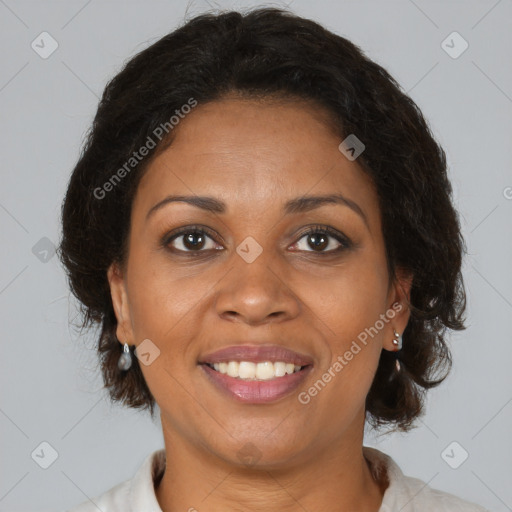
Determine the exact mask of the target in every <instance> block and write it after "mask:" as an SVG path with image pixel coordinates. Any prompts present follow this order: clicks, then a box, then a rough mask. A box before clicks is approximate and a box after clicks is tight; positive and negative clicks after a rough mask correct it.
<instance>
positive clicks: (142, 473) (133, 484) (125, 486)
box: [66, 449, 165, 512]
mask: <svg viewBox="0 0 512 512" xmlns="http://www.w3.org/2000/svg"><path fill="white" fill-rule="evenodd" d="M164 469H165V450H163V449H162V450H157V451H155V452H153V453H151V454H150V455H148V456H147V457H146V458H145V460H144V462H143V463H142V465H141V466H140V467H139V469H138V470H137V472H136V474H135V476H134V477H133V478H132V479H130V480H126V481H124V482H122V483H120V484H118V485H116V486H115V487H112V488H111V489H109V490H108V491H106V492H104V493H103V494H101V495H99V496H96V497H94V498H91V499H89V500H87V501H85V502H83V503H81V504H80V505H78V506H77V507H75V508H72V509H68V510H67V511H66V512H98V510H101V512H129V511H131V510H134V511H137V512H138V511H142V510H143V511H144V512H162V510H161V508H160V506H159V504H158V501H157V498H156V494H155V481H157V480H159V478H160V476H161V474H162V473H163V471H164Z"/></svg>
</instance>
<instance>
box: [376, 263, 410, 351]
mask: <svg viewBox="0 0 512 512" xmlns="http://www.w3.org/2000/svg"><path fill="white" fill-rule="evenodd" d="M412 281H413V275H412V273H411V272H409V271H406V270H404V269H401V268H398V269H397V270H396V272H395V279H394V280H393V282H392V283H391V286H390V288H389V295H388V309H387V312H386V316H388V318H390V320H389V324H388V327H389V329H387V331H386V334H385V336H386V338H385V339H384V342H383V348H384V349H385V350H389V351H391V352H394V351H395V350H396V349H395V346H394V345H393V338H394V331H396V332H397V333H398V334H400V335H402V334H403V333H404V331H405V328H406V327H407V323H408V322H409V317H410V316H411V310H410V308H409V303H410V298H411V287H412Z"/></svg>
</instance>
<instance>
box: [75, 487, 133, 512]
mask: <svg viewBox="0 0 512 512" xmlns="http://www.w3.org/2000/svg"><path fill="white" fill-rule="evenodd" d="M130 484H131V480H126V481H125V482H123V483H120V484H118V485H116V486H115V487H112V489H110V490H108V491H107V492H105V493H103V494H101V495H100V496H96V497H94V498H92V499H89V500H87V501H85V502H83V503H81V504H80V505H78V506H77V507H75V508H72V509H69V510H67V511H66V512H98V510H101V511H102V512H114V511H117V510H123V508H125V509H126V506H127V505H128V504H129V499H130ZM126 510H129V509H126Z"/></svg>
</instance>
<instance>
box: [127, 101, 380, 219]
mask: <svg viewBox="0 0 512 512" xmlns="http://www.w3.org/2000/svg"><path fill="white" fill-rule="evenodd" d="M175 130H176V131H175V133H174V140H173V142H172V144H171V145H170V146H169V147H168V148H167V149H166V150H164V151H163V152H162V153H161V154H159V155H158V156H157V157H156V158H155V159H154V160H153V161H152V162H151V164H150V165H149V167H148V169H147V170H146V173H145V175H144V176H143V178H142V180H141V182H140V184H139V188H138V190H137V195H136V198H135V203H134V209H135V208H137V209H143V210H148V209H149V208H151V206H152V205H153V204H155V203H156V202H158V201H160V200H162V199H163V198H164V197H165V196H166V195H168V194H186V195H209V196H215V197H217V198H219V199H221V200H223V201H224V202H225V203H226V204H227V212H226V213H228V214H229V213H230V212H232V213H236V212H237V211H240V209H245V210H247V206H248V205H251V208H252V209H253V211H258V210H260V209H263V210H265V211H268V209H269V206H271V207H272V208H273V207H276V206H278V205H279V206H281V205H282V204H283V203H284V202H286V200H288V199H291V198H296V197H297V196H300V195H306V194H307V195H310V194H332V193H336V192H339V193H342V194H344V195H345V196H347V197H349V198H350V199H352V200H353V201H355V202H357V203H358V204H360V206H361V208H362V209H365V210H367V211H368V212H369V214H371V210H375V209H376V208H377V199H376V194H375V191H374V187H373V183H372V181H371V179H370V178H369V177H368V176H367V175H366V173H364V172H363V171H362V169H361V167H360V166H359V165H358V164H357V161H349V160H348V159H347V158H345V156H344V155H343V154H342V153H341V152H340V151H339V149H338V146H339V144H340V142H341V141H342V138H341V136H340V135H338V134H337V133H335V132H334V130H333V128H332V120H331V119H330V118H329V116H328V114H327V113H326V112H325V111H324V110H323V109H322V108H320V107H317V106H315V105H312V104H308V103H303V102H276V101H272V102H265V101H256V100H241V99H225V100H220V101H216V102H211V103H207V104H204V105H199V106H197V107H196V108H195V109H194V110H193V111H192V112H191V113H190V114H188V115H187V116H186V117H185V118H184V119H182V120H180V122H179V125H178V126H177V127H176V128H175ZM244 206H245V208H244ZM377 209H378V208H377ZM374 213H377V215H378V212H374Z"/></svg>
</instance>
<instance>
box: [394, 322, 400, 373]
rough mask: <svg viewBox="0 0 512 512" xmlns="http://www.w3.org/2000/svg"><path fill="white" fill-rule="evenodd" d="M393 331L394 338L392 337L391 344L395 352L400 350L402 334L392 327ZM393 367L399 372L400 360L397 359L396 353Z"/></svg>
mask: <svg viewBox="0 0 512 512" xmlns="http://www.w3.org/2000/svg"><path fill="white" fill-rule="evenodd" d="M393 332H394V335H395V337H394V339H393V345H394V346H395V352H398V351H400V350H402V336H401V335H400V334H399V333H398V332H396V331H395V330H394V329H393ZM395 367H396V371H397V372H399V371H400V368H401V367H400V361H399V360H398V354H397V358H396V360H395Z"/></svg>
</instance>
